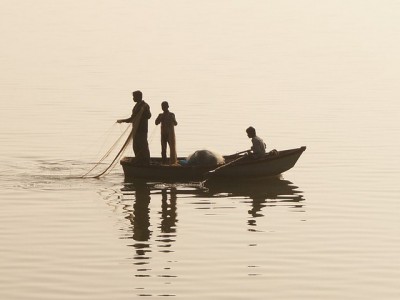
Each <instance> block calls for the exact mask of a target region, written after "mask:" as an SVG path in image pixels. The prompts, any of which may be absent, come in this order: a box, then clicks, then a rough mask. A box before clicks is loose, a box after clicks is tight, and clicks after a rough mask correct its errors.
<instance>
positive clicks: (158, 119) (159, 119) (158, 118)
mask: <svg viewBox="0 0 400 300" xmlns="http://www.w3.org/2000/svg"><path fill="white" fill-rule="evenodd" d="M160 123H161V114H159V115H158V117H157V119H156V125H158V124H160Z"/></svg>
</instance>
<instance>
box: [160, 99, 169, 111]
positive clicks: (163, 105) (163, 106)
mask: <svg viewBox="0 0 400 300" xmlns="http://www.w3.org/2000/svg"><path fill="white" fill-rule="evenodd" d="M161 108H162V110H163V111H168V108H169V104H168V102H167V101H163V102H162V103H161Z"/></svg>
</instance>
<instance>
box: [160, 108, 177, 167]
mask: <svg viewBox="0 0 400 300" xmlns="http://www.w3.org/2000/svg"><path fill="white" fill-rule="evenodd" d="M161 108H162V110H163V113H161V114H159V115H158V117H157V119H156V125H158V124H160V123H161V157H162V163H163V164H166V163H167V144H168V145H169V157H170V161H169V163H170V164H171V165H174V164H176V163H177V162H178V161H177V154H176V138H175V129H174V127H175V126H176V125H178V122H176V119H175V114H174V113H172V112H170V111H169V104H168V102H167V101H163V102H162V103H161Z"/></svg>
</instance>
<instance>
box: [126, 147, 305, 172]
mask: <svg viewBox="0 0 400 300" xmlns="http://www.w3.org/2000/svg"><path fill="white" fill-rule="evenodd" d="M305 150H306V146H302V147H299V148H293V149H287V150H282V151H278V155H268V154H267V155H266V156H265V157H262V158H258V159H251V160H239V161H238V162H236V163H235V162H234V160H235V159H237V158H242V157H245V155H239V156H237V158H234V159H233V160H232V161H228V162H226V163H223V164H217V165H200V166H199V165H162V164H150V165H136V164H135V163H133V162H132V161H129V160H131V159H132V158H134V157H131V156H126V157H123V158H122V159H121V161H120V164H121V165H127V166H129V167H134V168H146V169H177V168H185V169H204V170H207V169H210V170H212V169H216V168H220V167H221V168H222V167H224V168H229V167H230V166H232V167H233V166H240V165H253V164H260V163H263V162H267V161H272V160H276V159H281V158H284V157H287V156H291V155H294V154H301V153H303V152H304V151H305ZM281 152H283V154H281ZM226 157H235V155H227V156H224V158H226ZM178 159H185V158H183V157H182V158H178ZM152 160H156V161H159V160H160V161H161V158H160V157H152V158H150V161H152Z"/></svg>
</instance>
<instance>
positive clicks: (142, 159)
mask: <svg viewBox="0 0 400 300" xmlns="http://www.w3.org/2000/svg"><path fill="white" fill-rule="evenodd" d="M132 96H133V101H134V102H136V104H135V106H134V107H133V109H132V115H131V117H129V118H127V119H120V120H117V123H133V125H135V122H138V124H137V127H136V128H135V127H134V128H133V129H132V130H133V131H134V130H135V129H136V132H134V135H133V152H134V153H135V157H136V159H137V162H138V163H139V164H144V165H148V164H150V150H149V143H148V142H147V132H148V127H149V126H148V120H149V119H150V118H151V112H150V106H149V105H148V104H147V103H146V102H144V101H143V94H142V92H141V91H134V92H133V93H132ZM135 118H139V120H135Z"/></svg>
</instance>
